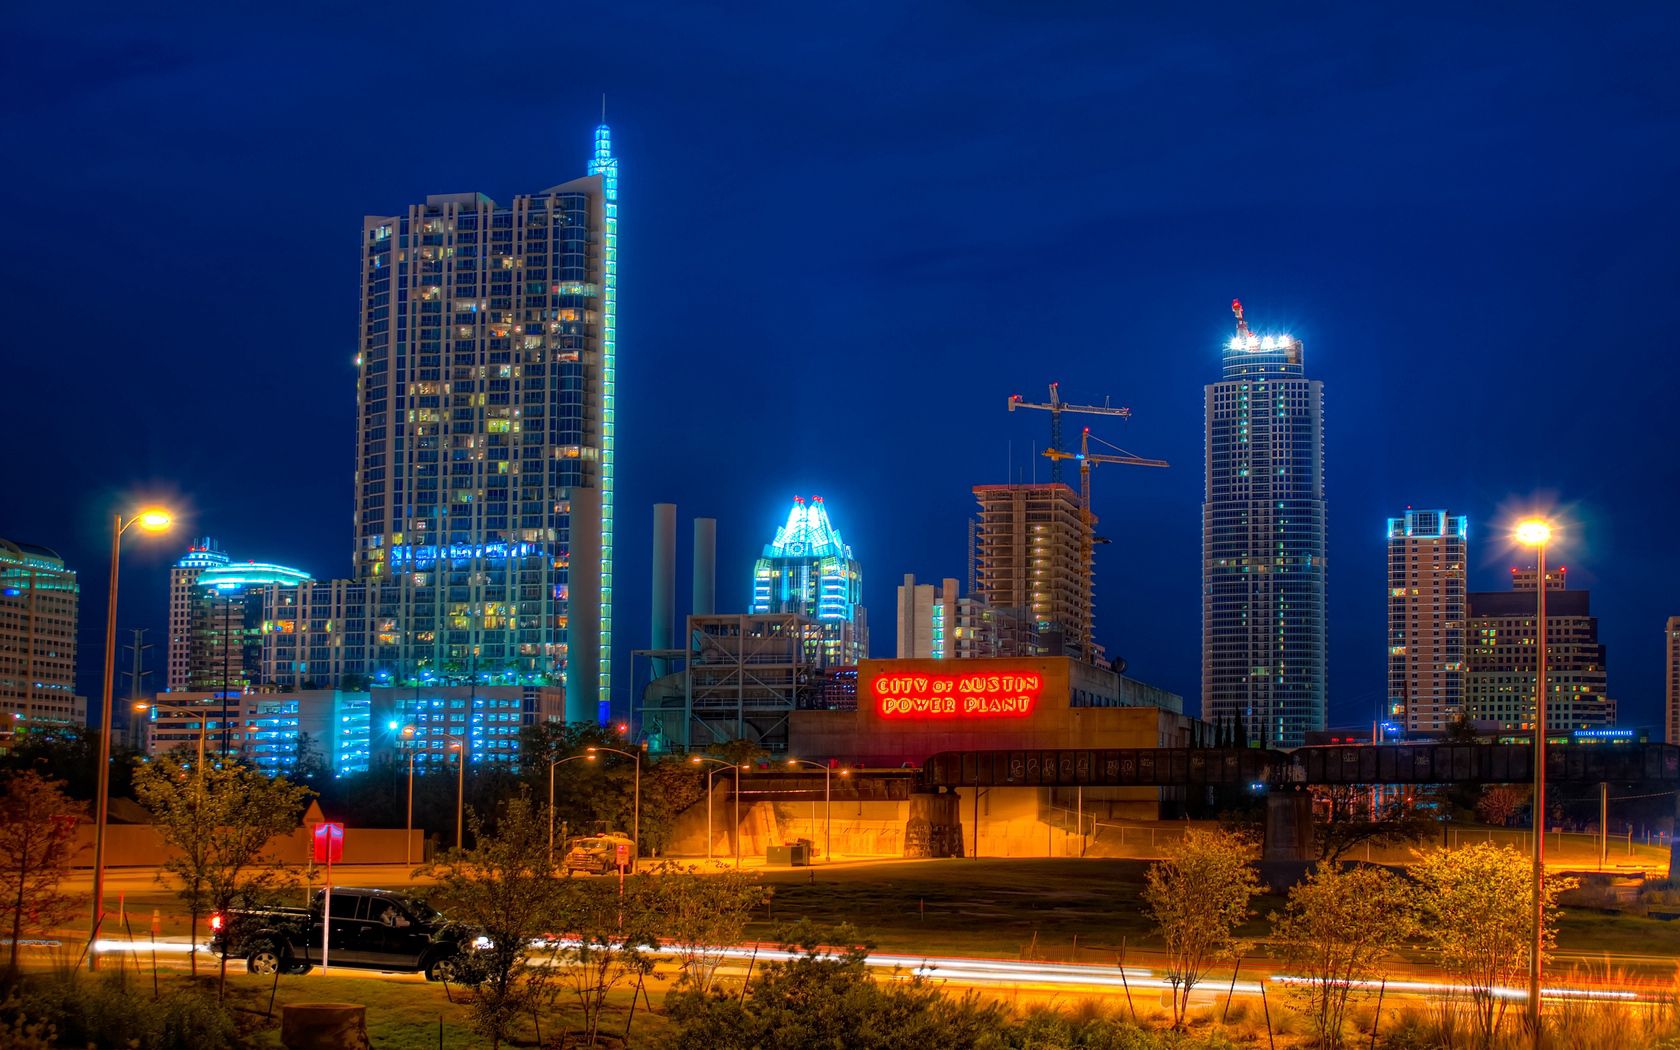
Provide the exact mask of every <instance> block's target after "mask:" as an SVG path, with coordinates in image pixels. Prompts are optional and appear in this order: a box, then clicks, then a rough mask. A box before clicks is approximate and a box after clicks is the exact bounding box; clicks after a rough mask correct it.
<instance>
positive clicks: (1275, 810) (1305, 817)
mask: <svg viewBox="0 0 1680 1050" xmlns="http://www.w3.org/2000/svg"><path fill="white" fill-rule="evenodd" d="M1312 858H1313V825H1312V796H1311V795H1310V794H1308V793H1307V792H1306V791H1304V790H1302V789H1300V788H1276V789H1273V790H1272V791H1270V792H1268V793H1267V795H1266V842H1265V848H1264V849H1263V851H1262V852H1261V855H1260V859H1261V860H1264V861H1303V860H1311V859H1312Z"/></svg>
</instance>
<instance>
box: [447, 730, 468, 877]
mask: <svg viewBox="0 0 1680 1050" xmlns="http://www.w3.org/2000/svg"><path fill="white" fill-rule="evenodd" d="M444 739H445V740H452V741H454V743H452V744H450V745H449V750H451V751H459V752H461V755H460V757H459V758H458V759H456V761H455V771H456V772H455V778H456V779H455V852H457V853H459V852H461V830H462V829H463V828H464V827H465V826H466V823H467V743H466V738H465V737H458V736H449V735H447V734H445V735H444Z"/></svg>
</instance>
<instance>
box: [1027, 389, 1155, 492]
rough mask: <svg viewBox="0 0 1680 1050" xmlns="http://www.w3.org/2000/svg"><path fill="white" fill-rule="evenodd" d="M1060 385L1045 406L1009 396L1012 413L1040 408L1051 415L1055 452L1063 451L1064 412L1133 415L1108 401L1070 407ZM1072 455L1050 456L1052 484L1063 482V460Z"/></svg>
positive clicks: (1051, 442)
mask: <svg viewBox="0 0 1680 1050" xmlns="http://www.w3.org/2000/svg"><path fill="white" fill-rule="evenodd" d="M1059 385H1060V384H1057V383H1051V384H1050V400H1049V401H1048V402H1047V403H1045V404H1039V403H1038V402H1036V401H1027V400H1025V399H1023V398H1022V397H1021V395H1020V394H1011V395H1009V411H1011V412H1013V411H1015V410H1016V409H1017V408H1040V409H1043V410H1044V411H1046V412H1048V413H1050V448H1051V450H1053V451H1056V452H1060V451H1061V450H1062V413H1063V412H1082V413H1084V414H1085V415H1088V416H1120V417H1121V418H1129V417H1130V416H1131V414H1132V410H1131V409H1129V408H1115V407H1114V406H1112V405H1110V404H1108V403H1107V402H1106V399H1105V401H1104V403H1103V404H1101V405H1070V404H1068V403H1067V402H1066V401H1063V400H1062V396H1061V393H1060V391H1058V390H1057V387H1058V386H1059ZM1045 455H1047V456H1049V455H1050V453H1049V452H1046V453H1045ZM1071 455H1072V454H1071V453H1069V455H1068V456H1050V480H1051V482H1052V483H1054V482H1058V481H1061V480H1062V460H1064V459H1067V458H1069V457H1070V456H1071Z"/></svg>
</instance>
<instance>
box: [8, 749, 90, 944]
mask: <svg viewBox="0 0 1680 1050" xmlns="http://www.w3.org/2000/svg"><path fill="white" fill-rule="evenodd" d="M82 816H83V812H82V807H80V806H79V805H77V804H76V803H74V802H72V801H70V799H69V798H68V797H67V796H66V795H65V794H64V785H63V784H62V783H61V782H59V781H57V780H47V779H46V778H44V777H42V776H41V775H40V774H38V773H36V772H34V771H33V770H31V771H29V772H25V773H14V774H12V777H11V779H10V780H8V781H7V782H6V793H5V794H4V795H0V920H9V921H8V925H9V926H10V927H11V931H12V950H11V954H10V958H9V959H8V961H7V964H6V973H7V975H8V976H15V975H16V974H17V961H18V941H19V940H20V939H21V938H22V937H23V934H24V932H25V931H29V932H41V931H45V930H50V929H52V928H53V927H54V926H58V925H60V924H62V923H65V922H68V921H69V920H70V917H71V915H73V914H74V912H75V907H76V901H75V898H73V897H71V896H70V895H69V894H67V893H60V892H59V889H58V887H59V886H60V885H61V883H62V882H63V880H64V877H65V876H66V875H67V874H68V873H69V871H70V859H71V857H72V856H74V855H75V852H76V850H75V847H74V843H75V839H76V821H77V820H78V819H80V818H81V817H82Z"/></svg>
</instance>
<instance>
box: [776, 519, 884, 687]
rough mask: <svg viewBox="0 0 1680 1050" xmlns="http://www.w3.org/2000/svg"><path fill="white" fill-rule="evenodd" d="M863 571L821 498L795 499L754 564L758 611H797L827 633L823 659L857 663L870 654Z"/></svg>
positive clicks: (821, 633)
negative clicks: (862, 605) (781, 523)
mask: <svg viewBox="0 0 1680 1050" xmlns="http://www.w3.org/2000/svg"><path fill="white" fill-rule="evenodd" d="M862 599H863V570H862V568H861V567H860V566H859V565H858V561H857V559H856V558H854V557H852V548H850V547H848V546H847V545H846V542H845V540H843V539H841V537H840V532H839V530H838V529H836V528H835V527H834V525H833V523H832V522H830V521H829V520H828V508H827V507H826V506H824V505H823V501H822V497H821V496H813V497H811V502H810V503H806V502H805V500H804V499H802V498H801V497H799V496H795V497H794V498H793V507H792V509H790V510H789V511H788V517H787V521H786V523H784V524H783V525H782V526H781V527H780V528H778V529H777V530H776V536H775V539H773V540H771V541H770V542H769V543H767V544H765V546H764V553H763V556H762V557H760V558H759V559H758V560H757V561H756V562H754V563H753V592H752V612H753V613H755V614H761V613H797V614H798V615H800V616H803V617H805V618H806V619H808V620H811V621H813V622H814V623H815V624H816V625H817V627H818V629H819V633H820V635H821V640H820V642H819V645H820V647H821V650H822V657H823V661H824V662H825V663H827V664H829V665H830V666H834V665H841V664H855V663H856V662H857V661H858V660H860V659H862V658H863V657H865V656H867V655H868V651H869V634H868V627H867V624H866V623H865V619H864V611H863V609H862V607H861V606H860V605H859V603H860V602H861V601H862Z"/></svg>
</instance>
